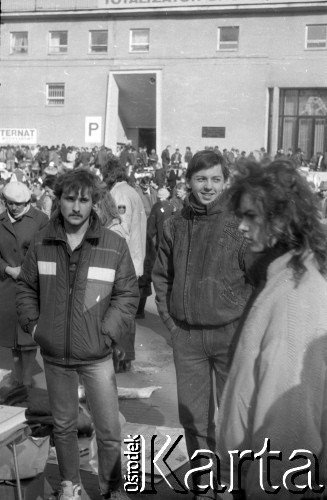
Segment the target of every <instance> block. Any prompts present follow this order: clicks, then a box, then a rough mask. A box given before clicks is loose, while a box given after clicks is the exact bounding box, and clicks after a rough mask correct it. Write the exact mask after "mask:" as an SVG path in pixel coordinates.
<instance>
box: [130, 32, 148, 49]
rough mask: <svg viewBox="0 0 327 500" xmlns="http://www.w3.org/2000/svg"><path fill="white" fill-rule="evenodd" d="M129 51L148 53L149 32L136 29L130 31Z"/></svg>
mask: <svg viewBox="0 0 327 500" xmlns="http://www.w3.org/2000/svg"><path fill="white" fill-rule="evenodd" d="M129 33H130V35H129V51H130V52H149V50H150V30H149V29H136V30H130V32H129Z"/></svg>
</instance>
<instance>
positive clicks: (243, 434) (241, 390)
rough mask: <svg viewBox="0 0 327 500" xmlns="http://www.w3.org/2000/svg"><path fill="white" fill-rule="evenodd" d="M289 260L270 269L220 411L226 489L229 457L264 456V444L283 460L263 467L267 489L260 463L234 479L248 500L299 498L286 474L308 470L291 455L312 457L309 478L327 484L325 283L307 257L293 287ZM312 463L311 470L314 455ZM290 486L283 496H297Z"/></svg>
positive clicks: (248, 321) (220, 449)
mask: <svg viewBox="0 0 327 500" xmlns="http://www.w3.org/2000/svg"><path fill="white" fill-rule="evenodd" d="M291 257H292V254H291V253H290V252H288V253H286V254H284V255H283V256H282V257H279V258H278V259H276V260H275V261H274V262H272V263H271V264H270V266H269V268H268V279H267V283H266V286H265V288H264V289H263V291H262V292H261V293H260V294H259V296H258V297H257V299H256V301H255V302H254V304H253V306H252V308H251V310H250V313H249V315H248V317H247V319H246V322H245V325H244V327H243V330H242V333H241V336H240V339H239V343H238V346H237V350H236V353H235V356H234V359H233V363H232V367H231V370H230V373H229V376H228V379H227V383H226V385H225V389H224V393H223V397H222V403H221V405H220V406H219V418H218V429H217V443H218V453H219V457H220V472H221V477H222V483H223V484H227V485H228V484H230V479H231V478H232V471H231V470H230V465H231V462H230V454H229V452H230V451H231V450H239V452H238V453H239V455H238V456H240V453H242V451H243V450H252V451H253V453H254V454H255V453H258V452H260V451H261V455H263V456H265V455H266V453H264V447H265V446H266V448H267V446H268V444H267V441H266V440H269V441H270V445H269V446H270V450H274V453H275V457H276V453H277V451H279V452H280V460H276V458H275V459H274V460H272V461H271V462H270V463H269V462H265V461H264V462H263V463H264V464H268V465H267V467H268V466H270V469H269V472H267V471H265V473H264V477H269V478H270V479H269V481H270V483H269V482H268V483H266V482H263V485H262V483H261V485H260V481H259V479H260V471H259V467H260V463H259V460H256V459H253V460H247V461H246V462H243V464H242V468H239V469H238V474H239V476H238V474H237V473H236V471H234V478H236V477H238V481H239V480H241V481H242V488H243V489H244V490H246V498H247V499H250V500H257V499H258V500H259V499H260V500H261V499H265V498H276V499H278V500H281V499H282V500H292V499H293V498H296V497H297V496H299V495H295V494H294V493H292V491H289V490H288V489H287V488H285V485H283V476H284V474H286V472H287V471H288V470H290V469H292V468H293V467H296V468H300V467H302V468H303V465H307V464H308V459H307V458H304V457H303V453H302V454H301V455H302V460H300V459H299V457H297V459H295V457H294V459H293V461H292V460H290V456H291V455H292V453H293V452H294V451H296V450H302V451H304V450H308V451H309V452H311V453H312V454H314V456H315V457H316V463H315V465H314V466H313V467H311V468H310V470H311V471H313V470H314V471H316V472H318V464H319V483H320V484H324V485H326V481H327V426H326V422H327V308H326V303H327V283H326V281H325V279H324V277H323V276H322V275H321V274H320V272H319V271H318V269H317V265H316V261H315V259H314V258H313V255H312V254H311V255H310V254H309V255H308V256H307V257H306V259H305V261H304V265H305V267H306V272H305V273H304V274H303V275H302V277H301V279H300V281H299V283H296V282H295V281H294V276H293V269H292V268H291V267H289V265H288V264H289V261H290V259H291ZM235 453H236V452H234V454H235ZM248 456H249V455H248ZM309 457H310V455H309ZM310 460H311V464H312V465H313V463H314V460H313V456H312V455H311V457H310ZM234 465H235V468H236V467H237V461H235V462H234ZM265 466H266V465H265ZM298 471H299V469H298ZM305 471H306V472H305ZM307 472H308V468H307V467H305V469H303V470H302V475H301V476H299V477H298V478H296V479H295V482H296V483H297V484H299V485H300V484H301V485H305V484H306V485H307V484H308V483H307V481H308V475H307ZM268 474H269V475H268ZM298 474H299V472H298ZM290 478H291V477H290V475H289V476H288V481H287V484H288V488H289V489H290V488H293V491H297V493H299V490H298V489H297V488H295V487H294V485H291V484H290ZM316 480H317V476H316V477H315V478H314V480H313V482H315V481H316ZM266 484H268V485H269V484H270V485H275V487H276V488H277V486H280V487H281V488H280V491H279V492H277V491H275V492H274V494H273V495H272V494H271V492H265V491H264V490H263V489H262V487H263V486H265V485H266ZM234 489H237V486H236V485H235V483H234ZM222 498H224V497H222ZM299 498H302V495H301V496H300V497H299ZM303 498H306V496H305V495H303ZM308 498H309V497H308ZM310 498H311V497H310ZM315 498H316V497H315ZM319 498H320V497H319Z"/></svg>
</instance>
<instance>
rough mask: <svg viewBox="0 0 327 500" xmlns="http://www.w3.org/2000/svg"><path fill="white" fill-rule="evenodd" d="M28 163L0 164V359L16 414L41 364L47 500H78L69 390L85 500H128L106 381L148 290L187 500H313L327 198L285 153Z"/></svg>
mask: <svg viewBox="0 0 327 500" xmlns="http://www.w3.org/2000/svg"><path fill="white" fill-rule="evenodd" d="M35 149H36V151H32V148H31V149H30V148H27V147H25V148H22V147H17V148H12V147H8V148H2V149H1V154H2V156H0V162H2V163H0V172H1V189H2V194H1V198H2V209H1V214H0V278H1V282H0V285H1V289H2V292H3V293H2V301H1V308H0V320H1V322H2V330H1V335H0V345H1V346H3V347H6V348H10V349H11V350H12V355H13V361H14V375H15V388H16V389H18V390H20V391H21V393H22V395H23V397H24V396H26V394H28V390H29V387H31V386H32V384H33V379H32V372H31V363H32V362H33V360H34V359H35V353H36V349H37V347H40V352H41V355H42V357H43V361H44V370H45V376H46V382H47V391H48V394H49V400H50V406H51V412H52V416H53V435H54V442H55V446H56V451H57V457H58V463H59V470H60V476H61V491H60V492H59V499H60V500H81V487H80V485H81V478H80V472H79V450H78V442H77V420H78V404H79V400H78V386H79V383H80V381H82V383H83V385H84V387H85V394H86V398H87V403H88V406H89V409H90V412H91V415H92V419H93V423H94V428H95V433H96V439H97V446H98V458H99V486H100V490H101V494H102V495H103V498H111V499H116V500H119V499H121V500H123V499H125V498H128V497H127V495H126V492H124V490H123V487H122V486H123V484H122V478H121V432H120V426H119V412H118V396H117V387H116V381H115V373H117V372H119V371H128V370H131V369H132V363H133V360H134V359H135V348H134V344H135V320H136V319H137V318H144V316H145V314H146V312H145V306H146V300H147V297H148V296H149V295H151V293H152V285H153V288H154V291H155V294H156V304H157V308H158V313H159V315H160V317H161V319H162V321H163V322H164V324H165V325H166V327H167V329H168V330H169V331H170V333H171V341H172V348H173V356H174V363H175V368H176V380H177V392H178V408H179V417H180V422H181V424H182V426H183V428H184V431H185V439H186V446H187V451H188V455H189V459H190V467H191V468H192V469H193V473H192V481H191V482H190V484H189V487H190V489H191V490H192V492H193V494H194V499H195V500H200V499H205V498H206V499H212V500H217V499H224V498H226V499H227V498H231V497H232V498H234V499H235V500H236V499H237V500H245V499H250V500H261V499H263V498H266V497H267V496H268V495H271V494H272V493H274V495H275V496H276V498H278V499H282V500H288V499H290V498H292V497H293V495H294V494H298V496H299V498H313V496H312V495H316V496H315V498H323V487H322V485H327V472H326V471H327V427H326V422H327V309H326V305H325V304H326V303H327V283H326V272H327V231H326V227H327V226H326V225H325V224H324V222H325V219H326V213H327V211H326V203H325V199H326V192H327V183H326V185H322V186H320V188H321V189H320V192H321V193H323V194H321V195H320V196H321V197H320V198H319V193H317V192H316V190H315V186H312V185H310V183H309V182H308V181H307V179H306V169H307V166H306V165H304V163H303V155H301V154H300V153H301V152H300V151H297V152H295V154H294V155H293V153H292V154H286V155H285V154H284V152H283V151H279V152H277V154H276V157H275V158H273V159H272V158H270V157H269V155H268V154H267V152H266V151H265V150H264V148H261V150H259V151H258V152H257V157H256V154H254V153H252V154H251V153H250V154H249V155H247V154H246V153H245V152H241V153H239V152H238V151H237V150H234V148H233V150H231V151H227V150H224V151H220V150H219V148H218V147H217V146H216V147H212V148H211V147H209V148H206V149H204V150H201V151H197V152H195V153H193V152H192V150H191V148H190V147H187V148H186V151H185V154H184V155H183V154H182V153H181V152H180V151H179V149H177V148H176V150H175V151H174V152H173V153H171V152H170V149H171V148H170V146H169V145H167V147H166V148H165V149H164V150H163V151H162V154H161V157H160V158H159V156H158V155H157V153H156V151H155V150H153V151H151V153H150V155H149V156H148V155H147V152H146V150H145V148H141V147H140V148H138V151H136V150H135V148H133V146H132V145H131V144H127V145H125V146H123V147H121V148H119V153H117V152H116V154H113V152H112V151H111V150H109V149H108V148H105V147H104V146H102V147H100V148H93V150H92V151H90V150H88V149H87V148H80V149H79V150H78V151H77V154H76V155H75V158H74V159H73V160H72V161H71V156H69V154H70V152H71V151H70V150H71V149H74V148H66V146H65V145H64V144H63V145H62V146H61V147H60V148H59V146H58V147H53V148H52V147H50V148H35ZM8 151H9V152H10V153H12V154H13V158H12V157H11V154H9V157H8ZM44 151H46V154H43V153H44ZM4 152H5V153H7V155H6V156H5V155H4ZM75 152H76V151H75ZM243 153H244V154H243ZM289 153H290V152H289ZM296 155H297V158H298V159H297V158H295V156H296ZM301 156H302V160H301ZM317 156H318V155H317ZM303 167H304V168H303ZM317 169H318V170H320V171H323V170H324V157H323V155H322V157H321V156H319V158H318V162H317ZM217 407H218V417H217ZM267 440H268V441H267ZM270 450H274V451H273V452H272V453H274V455H273V458H274V460H268V459H266V460H265V462H264V464H262V460H261V458H262V456H263V454H264V453H266V452H267V453H268V455H269V451H270ZM297 450H299V453H298V454H297V455H296V460H297V461H296V464H295V465H296V467H294V463H293V462H292V460H293V458H294V454H296V452H297ZM304 451H305V452H306V453H304ZM300 452H302V453H300ZM211 454H216V456H218V457H219V460H216V461H215V466H214V474H212V473H211V471H210V472H209V470H208V467H207V464H208V459H210V457H211V456H212V455H211ZM233 454H234V455H233ZM310 454H311V455H310ZM308 456H309V458H310V457H311V458H312V460H311V461H310V464H309V465H308V460H309V459H308ZM244 457H245V458H246V459H245V458H244ZM292 457H293V458H292ZM312 464H313V465H312Z"/></svg>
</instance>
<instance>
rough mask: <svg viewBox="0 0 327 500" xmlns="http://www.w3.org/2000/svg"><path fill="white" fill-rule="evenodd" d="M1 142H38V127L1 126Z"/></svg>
mask: <svg viewBox="0 0 327 500" xmlns="http://www.w3.org/2000/svg"><path fill="white" fill-rule="evenodd" d="M0 144H37V130H36V128H0Z"/></svg>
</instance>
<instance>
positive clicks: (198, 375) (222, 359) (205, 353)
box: [172, 322, 237, 498]
mask: <svg viewBox="0 0 327 500" xmlns="http://www.w3.org/2000/svg"><path fill="white" fill-rule="evenodd" d="M177 326H178V328H177V330H174V331H173V332H172V344H173V353H174V362H175V368H176V377H177V393H178V409H179V419H180V422H181V424H182V426H183V427H184V430H185V439H186V446H187V451H188V455H189V458H191V456H192V454H193V453H194V452H195V451H196V450H199V449H206V450H211V451H213V452H215V449H216V439H215V413H216V403H218V404H219V401H220V398H221V395H222V392H223V388H224V385H225V381H226V378H227V374H228V362H229V353H230V346H231V344H232V340H233V336H234V333H235V329H236V327H237V322H233V323H230V324H229V325H226V326H223V327H220V328H210V329H202V328H193V327H192V326H187V325H185V324H183V325H177ZM209 458H212V459H213V458H214V457H213V455H211V457H209V456H208V457H207V458H202V459H201V458H198V459H197V460H192V461H191V467H192V469H194V468H195V467H199V466H204V465H208V459H209ZM214 472H215V471H214ZM192 476H193V486H194V488H195V487H196V484H201V483H202V484H209V480H208V474H204V475H202V476H201V477H200V476H198V477H195V474H193V475H192ZM209 494H210V493H209ZM211 498H212V497H211Z"/></svg>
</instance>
